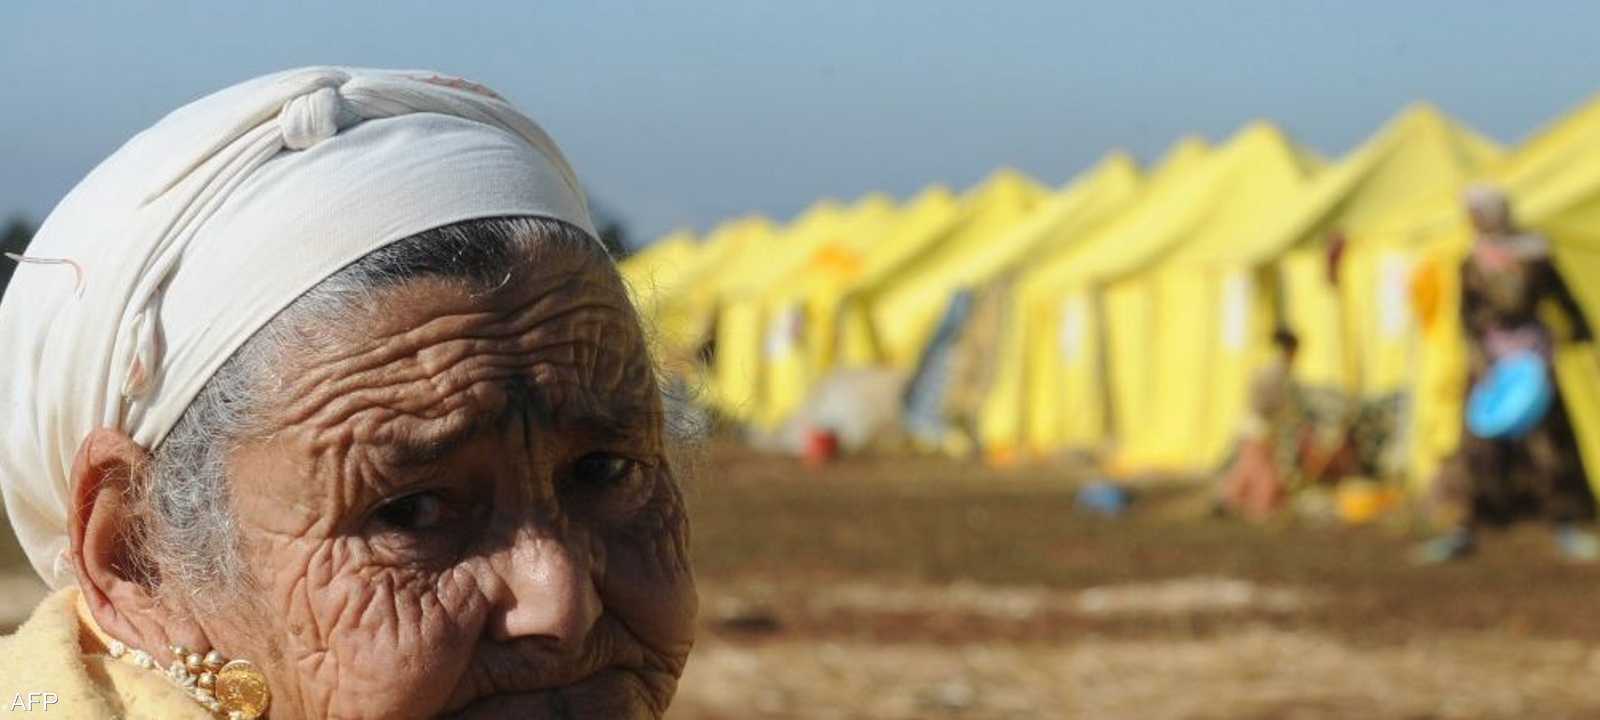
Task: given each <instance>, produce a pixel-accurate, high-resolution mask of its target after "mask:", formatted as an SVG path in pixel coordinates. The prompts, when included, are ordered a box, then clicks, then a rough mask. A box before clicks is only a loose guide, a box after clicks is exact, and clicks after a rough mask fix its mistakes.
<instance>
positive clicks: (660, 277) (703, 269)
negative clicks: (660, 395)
mask: <svg viewBox="0 0 1600 720" xmlns="http://www.w3.org/2000/svg"><path fill="white" fill-rule="evenodd" d="M774 230H775V228H774V226H773V224H772V223H771V221H769V220H767V219H766V218H762V217H758V216H750V217H744V218H738V219H735V220H730V221H728V222H725V223H722V224H721V225H719V226H717V227H716V228H715V229H714V230H712V231H711V233H709V234H708V235H707V236H706V238H705V240H704V241H703V242H701V243H698V244H693V243H691V242H690V240H689V237H688V236H687V234H685V233H678V234H674V235H670V236H667V237H664V238H662V239H661V240H659V241H658V242H657V243H655V244H654V245H652V246H651V247H650V248H649V249H647V250H645V251H644V252H641V253H640V254H638V255H635V256H634V257H631V258H628V259H626V260H624V261H623V262H622V266H621V271H622V275H623V278H624V279H625V280H626V281H627V282H628V284H629V287H630V289H631V292H632V294H633V297H634V301H635V303H636V304H637V307H638V308H639V312H640V314H641V316H642V317H643V318H644V320H645V322H646V323H647V325H648V326H649V327H648V329H649V330H650V332H651V334H652V336H653V340H654V342H653V345H654V348H655V350H656V351H657V353H658V354H657V357H658V359H659V360H661V361H662V362H663V363H665V364H667V365H668V366H670V367H671V368H673V369H677V368H678V367H679V366H680V365H683V364H684V363H686V362H687V361H689V360H690V359H691V358H692V357H693V355H694V353H695V351H696V350H697V349H699V347H700V346H701V345H702V344H704V343H705V342H706V341H707V340H709V339H710V333H711V330H712V325H713V317H714V313H715V309H716V302H715V301H716V296H715V293H714V292H713V287H712V285H713V281H714V279H715V278H716V277H717V276H718V274H719V273H720V272H721V270H722V268H723V267H724V266H726V265H727V264H729V263H730V262H731V261H733V260H734V259H736V258H737V257H738V256H739V255H740V253H742V252H743V251H744V249H745V248H746V247H749V246H759V245H762V244H764V243H766V242H767V241H768V240H769V239H770V238H771V236H772V233H773V231H774Z"/></svg>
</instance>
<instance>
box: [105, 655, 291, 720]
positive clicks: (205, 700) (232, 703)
mask: <svg viewBox="0 0 1600 720" xmlns="http://www.w3.org/2000/svg"><path fill="white" fill-rule="evenodd" d="M169 649H170V650H172V654H173V656H174V657H176V658H177V659H176V660H174V661H173V662H172V664H171V665H169V666H167V667H166V668H164V669H163V668H162V667H161V666H160V665H158V664H157V663H156V662H155V659H154V658H152V657H151V656H150V653H147V652H145V651H143V650H138V649H129V648H128V646H127V645H125V644H123V643H122V641H120V640H112V641H111V642H110V643H109V645H108V646H107V648H106V651H107V653H108V654H109V655H111V657H113V658H127V660H128V662H131V663H133V664H134V665H135V666H138V667H141V668H144V669H146V670H155V671H157V672H160V673H161V674H162V675H163V676H165V677H166V678H167V680H169V681H171V682H172V684H174V685H177V686H178V688H179V689H181V690H183V691H184V692H185V693H186V694H188V695H189V697H190V698H193V699H194V701H195V702H197V703H199V704H200V705H201V707H204V708H205V709H207V710H210V711H211V714H213V715H215V716H217V717H218V718H226V720H257V718H260V717H261V716H262V715H264V714H266V712H267V708H268V707H269V706H270V705H271V704H272V690H271V688H269V687H267V676H266V674H264V673H262V672H261V670H260V669H259V668H257V667H256V666H255V664H254V663H252V662H250V661H249V660H228V659H227V658H225V657H223V655H222V653H220V652H217V651H216V650H212V651H211V652H208V653H206V654H205V655H204V656H202V655H200V654H199V653H194V652H189V649H188V648H185V647H184V646H182V645H173V646H172V647H171V648H169Z"/></svg>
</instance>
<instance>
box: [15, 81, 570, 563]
mask: <svg viewBox="0 0 1600 720" xmlns="http://www.w3.org/2000/svg"><path fill="white" fill-rule="evenodd" d="M507 215H525V216H539V217H547V218H554V219H557V220H562V221H565V222H567V223H570V224H572V225H574V226H577V227H579V228H582V229H583V230H585V231H587V232H588V233H589V234H590V235H591V236H593V235H594V234H595V233H594V229H593V225H592V223H591V221H590V219H589V211H588V207H587V203H586V201H585V199H584V196H583V192H582V190H581V189H580V187H579V184H578V180H577V178H576V176H575V175H574V174H573V172H572V169H571V168H570V167H569V166H568V165H567V161H566V160H565V159H564V158H563V157H562V155H561V152H560V151H559V150H558V149H557V148H556V146H555V143H554V142H553V141H551V139H550V138H549V136H547V135H546V134H545V133H544V131H543V130H541V129H540V128H539V126H538V125H536V124H534V122H533V121H532V120H530V119H528V118H527V117H526V116H524V115H523V114H521V113H520V112H518V111H517V110H516V109H515V108H513V107H511V106H510V105H509V104H507V103H506V102H505V101H504V100H502V99H500V97H499V96H497V95H495V94H494V93H493V92H491V91H489V90H487V89H485V88H482V87H480V86H477V85H473V84H471V83H468V82H465V81H463V80H459V79H455V78H449V77H444V76H440V75H438V74H435V73H431V72H423V71H418V72H410V71H389V70H367V69H357V68H334V67H317V68H304V69H299V70H291V71H287V72H283V73H278V74H275V75H269V76H266V77H262V78H257V79H255V80H251V81H248V82H245V83H242V84H240V85H236V86H233V87H231V88H228V89H226V90H223V91H221V92H218V93H216V94H213V95H210V96H208V97H205V98H202V99H200V100H198V101H196V102H194V103H191V104H190V105H187V106H185V107H183V108H181V109H179V110H178V111H176V112H174V113H172V114H171V115H169V116H167V117H166V118H164V119H162V120H161V121H160V122H158V123H157V124H156V125H155V126H154V127H152V128H150V129H149V130H146V131H144V132H142V133H140V134H139V135H137V136H135V137H134V138H133V139H132V140H130V141H129V142H128V143H127V144H126V145H124V146H123V147H122V148H121V149H119V150H117V152H116V153H114V154H113V155H112V156H111V157H110V158H109V159H107V160H106V161H105V162H103V163H101V164H100V166H99V167H97V168H95V170H94V171H93V172H91V173H90V174H89V176H88V177H87V178H85V179H84V180H83V182H82V183H80V184H79V185H78V186H77V187H76V188H74V189H73V190H72V192H71V193H69V194H68V195H67V197H66V198H65V199H64V200H62V201H61V204H60V205H58V206H57V207H56V209H55V211H54V212H52V213H51V215H50V217H49V218H48V219H47V220H46V221H45V223H44V225H43V226H42V227H41V228H40V230H39V234H38V235H37V236H36V237H35V238H34V240H33V243H32V244H31V245H30V246H29V247H28V252H27V255H28V257H30V258H38V259H49V260H56V261H63V260H64V261H69V262H66V263H61V262H57V263H54V264H47V263H43V262H40V263H24V264H22V265H21V266H19V267H18V268H17V270H16V274H15V276H14V277H13V279H12V281H11V286H10V287H9V289H7V291H6V294H5V298H4V300H3V301H0V489H3V490H4V494H5V504H6V510H7V512H8V513H9V515H10V518H11V524H12V527H13V528H14V529H15V530H16V532H17V536H18V538H20V540H21V542H22V545H23V547H24V549H25V550H26V551H27V554H28V558H29V560H30V561H31V562H32V563H33V566H34V569H35V570H37V571H38V572H39V575H40V576H41V577H43V578H44V579H45V581H46V582H47V583H49V584H50V585H51V586H52V587H61V586H63V585H67V584H71V583H72V582H73V573H72V568H71V566H70V564H69V563H67V562H66V560H65V551H66V547H67V527H66V522H67V507H68V502H69V501H70V500H69V499H70V497H71V490H70V487H69V482H70V481H69V472H70V471H71V467H72V461H73V456H74V454H75V453H76V452H77V450H78V445H79V444H80V443H81V442H82V441H83V439H84V438H85V437H86V436H87V435H88V434H89V433H90V432H91V431H93V430H95V429H96V428H99V427H113V428H119V429H121V430H122V431H124V432H126V433H127V434H128V435H130V436H131V437H132V438H133V439H134V440H135V441H136V442H138V443H139V444H140V445H142V446H144V447H146V448H154V447H155V446H156V445H157V444H158V443H160V442H161V440H162V438H163V437H164V436H165V435H166V434H167V432H168V431H169V430H170V429H171V428H172V426H173V424H174V423H175V422H176V421H177V420H178V418H179V416H180V415H182V413H183V411H184V409H185V408H187V407H188V405H189V403H190V401H191V400H193V399H194V397H195V396H196V394H197V393H198V392H199V390H200V388H201V386H203V385H204V384H205V383H206V381H207V380H208V379H210V377H211V375H212V374H213V373H214V372H216V370H217V368H218V367H219V366H221V365H222V363H223V362H225V361H226V360H227V359H228V357H229V356H231V355H232V354H233V352H234V351H235V350H236V349H238V347H239V346H240V345H241V344H242V343H243V342H244V341H245V340H247V339H248V338H249V337H250V336H251V335H252V334H254V333H255V332H256V330H258V329H260V328H261V327H262V326H263V325H264V324H266V323H267V322H268V321H269V320H270V319H271V318H272V317H273V316H274V315H275V314H276V313H278V312H279V311H280V310H282V309H283V308H284V307H286V306H287V305H289V304H290V303H291V302H293V301H294V299H295V298H297V297H298V296H299V295H300V294H301V293H303V292H305V291H306V290H308V289H310V288H311V287H312V286H314V285H316V284H317V283H318V282H320V281H321V280H323V279H325V278H327V277H328V276H329V275H331V274H333V273H334V272H336V271H337V270H339V269H340V268H342V267H344V266H345V265H347V264H349V263H350V262H352V261H354V260H356V259H358V258H360V257H362V256H363V255H366V254H367V253H369V252H372V251H373V250H375V249H377V248H380V247H382V246H383V245H385V244H387V243H390V242H393V241H395V240H399V239H402V238H405V237H407V236H410V235H414V234H416V233H419V232H422V231H424V230H429V229H432V228H435V227H439V226H442V225H447V224H450V223H453V222H458V221H462V220H471V219H476V218H485V217H494V216H507Z"/></svg>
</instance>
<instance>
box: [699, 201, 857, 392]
mask: <svg viewBox="0 0 1600 720" xmlns="http://www.w3.org/2000/svg"><path fill="white" fill-rule="evenodd" d="M843 219H844V206H843V205H841V204H840V203H839V202H838V201H836V200H831V199H824V200H821V201H819V202H817V203H816V204H814V205H812V206H811V207H810V208H809V209H807V210H806V211H805V212H802V213H801V214H800V215H799V216H797V217H796V218H795V219H794V220H793V221H791V222H790V223H789V224H788V225H786V226H784V227H783V228H782V229H781V230H779V231H778V232H777V233H775V234H774V235H773V236H772V237H770V238H767V239H765V240H764V241H762V242H747V243H745V244H744V245H743V246H742V247H741V248H740V251H739V252H738V253H737V254H736V256H735V257H733V258H730V259H729V260H728V261H727V262H726V263H724V264H723V266H722V267H720V268H719V269H718V270H717V272H716V274H715V275H714V276H713V277H710V278H707V279H706V286H707V288H706V292H708V293H709V294H710V296H711V298H712V303H713V307H714V308H715V311H714V312H715V318H716V320H715V332H716V345H715V347H716V352H715V355H714V357H713V362H712V368H711V382H710V387H709V391H710V392H709V396H710V400H711V402H712V403H713V404H714V405H715V406H716V407H717V409H718V410H720V411H722V412H723V413H724V414H726V415H728V416H730V417H733V418H736V419H739V420H743V421H750V420H754V419H755V418H756V416H757V414H758V413H759V412H760V405H761V369H762V365H763V361H764V358H765V357H766V356H767V355H770V354H771V350H769V349H768V348H766V347H765V345H764V344H765V342H766V341H767V340H768V337H769V335H768V333H767V323H766V317H765V315H764V313H763V306H762V302H761V298H762V293H763V292H765V291H766V289H767V288H769V287H771V286H772V285H774V284H775V283H777V282H779V281H780V280H782V279H784V278H786V277H788V276H789V275H790V274H791V273H794V272H796V271H797V270H798V269H799V268H800V267H802V266H803V264H804V263H805V262H806V260H807V259H809V258H810V257H811V255H812V253H813V252H815V250H816V248H817V247H818V246H820V245H821V244H822V243H823V242H824V241H826V239H827V238H828V237H830V234H831V233H832V231H833V230H834V229H835V228H836V227H837V226H838V225H839V224H840V223H841V222H842V221H843Z"/></svg>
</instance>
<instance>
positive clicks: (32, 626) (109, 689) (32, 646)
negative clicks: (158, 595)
mask: <svg viewBox="0 0 1600 720" xmlns="http://www.w3.org/2000/svg"><path fill="white" fill-rule="evenodd" d="M77 602H78V590H77V588H72V587H69V588H66V589H63V590H58V591H56V592H55V593H54V594H52V595H51V596H49V597H47V598H45V599H44V601H43V602H40V603H39V606H38V607H37V608H35V609H34V611H33V616H32V617H30V618H29V619H28V621H27V622H26V623H23V625H22V627H20V628H18V629H17V632H15V633H13V634H11V635H6V636H3V637H0V710H4V711H6V712H7V713H9V714H15V715H17V716H18V717H26V716H33V715H37V716H38V717H41V718H67V719H69V720H76V719H79V718H82V719H84V720H101V719H102V718H126V719H127V720H191V719H192V720H210V718H211V713H209V712H207V711H206V710H205V709H204V708H202V707H200V706H199V705H197V704H196V703H195V702H194V701H193V700H191V699H189V696H188V695H185V694H184V693H183V691H181V690H179V689H178V688H177V687H176V686H174V685H173V684H171V683H170V682H168V681H167V679H166V678H165V677H163V676H162V675H161V673H159V672H157V671H154V670H145V669H141V668H138V667H135V666H133V665H132V664H130V663H127V662H123V661H119V660H113V659H112V658H111V657H109V656H107V655H106V654H105V652H104V648H103V647H101V645H100V643H99V642H98V641H97V640H95V638H94V634H93V633H92V632H90V631H89V630H87V629H86V628H84V627H83V625H82V624H81V623H80V622H79V620H78V612H77ZM30 693H32V694H31V695H30ZM52 699H53V700H54V702H50V704H48V705H45V704H44V703H46V702H49V701H50V700H52ZM30 700H31V701H32V702H33V703H34V705H33V708H32V711H31V712H27V711H25V710H23V709H22V708H24V707H26V703H28V702H30ZM19 702H20V703H22V704H19V705H17V706H16V708H13V707H12V706H13V704H14V703H19Z"/></svg>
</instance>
